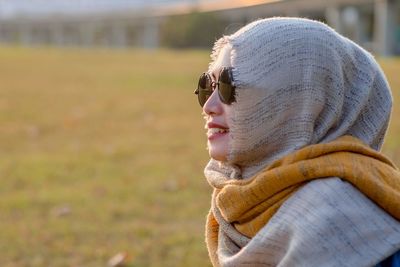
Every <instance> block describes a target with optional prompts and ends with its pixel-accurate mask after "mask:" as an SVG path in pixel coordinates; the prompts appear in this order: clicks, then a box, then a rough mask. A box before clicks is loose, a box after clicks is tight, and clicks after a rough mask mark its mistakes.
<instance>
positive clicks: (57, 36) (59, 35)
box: [50, 23, 64, 46]
mask: <svg viewBox="0 0 400 267" xmlns="http://www.w3.org/2000/svg"><path fill="white" fill-rule="evenodd" d="M50 31H51V34H50V42H51V43H52V44H54V45H57V46H63V45H64V33H63V26H62V25H61V24H58V23H53V24H52V25H51V30H50Z"/></svg>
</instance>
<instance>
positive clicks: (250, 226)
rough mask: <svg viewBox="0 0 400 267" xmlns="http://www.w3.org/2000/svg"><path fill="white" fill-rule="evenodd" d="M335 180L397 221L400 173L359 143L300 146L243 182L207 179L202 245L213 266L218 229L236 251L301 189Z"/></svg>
mask: <svg viewBox="0 0 400 267" xmlns="http://www.w3.org/2000/svg"><path fill="white" fill-rule="evenodd" d="M330 177H339V178H341V179H342V180H344V181H347V182H349V183H351V184H352V185H353V186H354V187H355V188H357V189H358V190H359V191H361V192H362V193H363V194H364V195H366V196H367V197H368V198H369V199H371V200H372V201H373V202H374V203H376V204H377V205H378V206H380V207H381V208H382V209H383V210H385V211H386V212H387V213H389V214H390V215H391V216H393V217H394V218H396V219H397V220H400V205H399V203H400V172H399V171H398V169H397V168H396V166H395V165H394V164H393V163H392V162H391V161H390V160H389V159H387V158H386V157H385V156H384V155H382V154H381V153H379V152H377V151H375V150H373V149H371V148H370V147H369V146H367V145H365V144H364V143H363V142H361V141H360V140H359V139H357V138H355V137H352V136H343V137H340V138H338V139H336V140H335V141H332V142H329V143H325V144H316V145H310V146H306V147H304V148H302V149H300V150H297V151H295V152H293V153H291V154H289V155H287V156H285V157H283V158H281V159H279V160H277V161H275V162H273V163H272V164H270V165H269V166H267V167H266V168H265V169H263V170H262V171H261V172H259V173H257V174H256V175H254V176H253V177H251V178H249V179H245V180H237V179H231V178H230V177H225V178H224V177H221V176H218V177H214V176H208V177H207V180H208V182H209V183H210V185H211V186H212V187H213V188H214V192H213V196H212V208H211V210H210V212H209V214H208V219H207V223H206V242H207V248H208V251H209V254H210V258H211V260H212V263H213V265H214V266H219V261H218V256H217V249H218V239H219V231H220V228H221V227H224V225H223V224H226V225H225V226H233V227H230V228H229V227H225V228H226V229H230V231H233V232H234V233H232V234H230V237H231V238H232V237H233V239H234V242H235V243H236V244H237V245H238V249H240V247H243V246H245V244H246V243H247V242H248V241H249V240H251V239H252V238H253V237H254V236H255V235H257V233H258V232H259V231H260V229H261V228H262V227H264V226H265V225H266V224H267V223H268V221H269V220H270V219H271V218H272V217H273V216H274V214H275V213H276V212H277V210H278V209H279V208H280V207H281V205H282V204H283V203H284V202H285V201H286V200H287V199H289V198H290V197H291V196H293V194H295V193H296V192H297V191H298V190H299V189H300V188H301V187H302V186H303V185H305V184H307V183H308V182H310V181H312V180H315V179H324V178H330Z"/></svg>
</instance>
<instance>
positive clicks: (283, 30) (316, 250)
mask: <svg viewBox="0 0 400 267" xmlns="http://www.w3.org/2000/svg"><path fill="white" fill-rule="evenodd" d="M226 44H230V46H232V49H231V55H230V56H231V57H230V58H231V62H230V63H231V66H232V67H233V79H234V82H235V85H236V88H237V94H236V102H235V103H233V104H232V105H231V110H232V116H231V117H230V118H229V123H228V125H229V126H230V133H229V135H230V142H229V153H228V157H227V161H226V162H217V161H216V160H213V159H211V160H210V162H209V163H208V165H207V166H206V168H205V175H206V178H207V180H208V181H209V182H210V184H214V183H215V182H216V181H218V180H220V179H223V180H226V179H246V178H249V177H251V176H253V175H254V174H256V173H257V172H259V171H260V170H261V169H262V168H264V167H266V166H267V165H268V164H269V163H271V162H272V161H274V160H276V159H278V158H280V157H283V156H285V155H287V154H289V153H291V152H293V151H295V150H297V149H300V148H302V147H304V146H308V145H311V144H317V143H324V142H329V141H332V140H334V139H336V138H338V137H340V136H343V135H352V136H355V137H357V138H359V139H361V140H362V141H364V143H366V144H369V145H370V146H371V147H372V148H374V149H376V150H379V149H380V147H381V145H382V142H383V138H384V135H385V132H386V130H387V126H388V122H389V117H390V112H391V104H392V97H391V93H390V90H389V87H388V84H387V81H386V79H385V77H384V74H383V72H382V71H381V69H380V67H379V66H378V64H377V63H376V61H375V60H374V58H373V57H372V55H371V54H369V53H368V52H366V51H365V50H364V49H362V48H361V47H359V46H358V45H356V44H355V43H354V42H352V41H350V40H349V39H347V38H345V37H343V36H341V35H339V34H338V33H336V32H335V31H334V30H333V29H331V28H329V27H328V26H326V25H325V24H323V23H320V22H316V21H311V20H307V19H299V18H272V19H263V20H258V21H255V22H253V23H251V24H249V25H247V26H246V27H244V28H242V29H240V30H239V31H238V32H236V33H234V34H232V35H230V36H225V37H223V38H221V39H220V40H218V41H217V42H216V44H215V46H214V51H213V54H212V57H213V59H214V60H215V59H216V58H217V57H218V55H219V52H220V51H221V49H222V48H223V47H224V46H225V45H226ZM212 65H213V63H211V65H210V68H212ZM213 201H214V199H213ZM233 201H235V200H233ZM212 211H213V214H214V217H215V218H216V220H217V222H218V224H219V234H218V251H217V255H218V261H219V264H220V265H221V266H224V267H237V266H253V267H255V266H260V267H261V266H304V267H314V266H315V267H317V266H318V267H319V266H324V267H326V266H331V267H336V266H337V267H339V266H340V267H343V266H348V267H350V266H373V265H374V264H376V263H378V262H379V261H381V260H383V259H384V258H386V257H387V256H389V255H391V254H392V253H394V252H395V251H397V250H399V249H400V223H399V222H398V221H397V220H395V219H394V218H393V217H391V216H390V215H388V214H387V213H386V212H385V211H383V210H382V209H380V208H379V207H378V206H376V205H375V204H374V203H373V202H372V201H370V200H369V199H368V198H367V197H365V196H364V195H363V194H361V193H360V192H359V191H358V190H357V189H355V188H354V187H353V186H352V185H350V184H349V183H346V182H344V181H342V180H341V179H340V178H337V177H336V178H335V177H332V178H324V179H320V180H315V181H312V182H309V183H308V184H306V185H304V186H303V187H302V188H301V189H300V190H298V191H297V192H296V193H295V194H294V195H293V196H291V197H290V198H289V199H288V200H287V201H285V203H283V205H282V206H281V207H280V208H279V210H278V211H277V212H276V214H275V215H274V216H273V217H272V218H271V220H270V221H269V222H268V223H267V224H266V225H265V226H264V227H263V228H262V229H261V230H260V231H259V232H258V233H257V234H256V236H254V237H253V238H252V239H249V238H248V237H246V236H243V235H242V234H240V233H239V232H238V231H237V230H236V229H235V227H234V226H233V225H231V224H230V223H229V222H226V221H225V220H224V218H223V217H222V216H221V214H220V213H219V211H218V209H217V208H216V205H215V203H214V202H213V204H212Z"/></svg>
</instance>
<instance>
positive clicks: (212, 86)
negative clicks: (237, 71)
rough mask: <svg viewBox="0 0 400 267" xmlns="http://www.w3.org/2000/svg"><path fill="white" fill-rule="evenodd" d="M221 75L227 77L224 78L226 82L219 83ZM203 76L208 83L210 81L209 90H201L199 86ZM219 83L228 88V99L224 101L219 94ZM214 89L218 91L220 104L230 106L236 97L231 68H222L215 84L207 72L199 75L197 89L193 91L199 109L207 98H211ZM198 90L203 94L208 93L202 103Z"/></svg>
mask: <svg viewBox="0 0 400 267" xmlns="http://www.w3.org/2000/svg"><path fill="white" fill-rule="evenodd" d="M224 72H225V73H224ZM223 74H224V75H227V76H226V77H227V81H226V82H222V81H221V77H222V75H223ZM203 76H205V78H206V79H209V81H210V87H209V88H204V89H203V88H202V87H201V86H200V82H201V79H202V77H203ZM223 77H225V76H223ZM221 83H223V84H226V85H228V86H230V92H231V93H230V95H229V97H228V99H225V97H224V96H223V95H222V94H221V90H220V86H221ZM206 86H207V85H206ZM215 89H217V90H218V97H219V99H220V100H221V102H222V103H224V104H226V105H230V104H232V103H233V102H235V95H236V91H235V89H236V86H235V85H234V82H233V76H232V67H229V68H228V67H224V68H222V69H221V71H220V73H219V76H218V81H217V82H216V81H213V80H212V77H211V75H210V74H209V73H208V72H204V73H202V74H201V76H200V78H199V82H198V84H197V89H196V90H195V91H194V93H195V94H196V95H197V99H198V101H199V104H200V106H201V107H203V106H204V104H205V103H206V102H207V99H208V97H210V96H211V94H212V93H213V92H214V90H215ZM200 90H203V91H204V92H207V93H209V95H208V96H207V97H206V99H205V101H204V103H202V102H203V101H202V98H201V95H200ZM206 95H207V94H206Z"/></svg>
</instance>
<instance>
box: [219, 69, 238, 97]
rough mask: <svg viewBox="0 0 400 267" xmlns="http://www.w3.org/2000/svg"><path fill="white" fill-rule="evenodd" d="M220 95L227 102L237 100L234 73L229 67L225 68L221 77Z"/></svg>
mask: <svg viewBox="0 0 400 267" xmlns="http://www.w3.org/2000/svg"><path fill="white" fill-rule="evenodd" d="M218 91H219V96H220V98H221V101H222V102H223V103H225V104H231V103H232V102H234V101H235V87H234V86H233V85H232V75H231V73H230V71H229V69H224V70H223V71H222V72H221V76H220V78H219V88H218Z"/></svg>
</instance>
